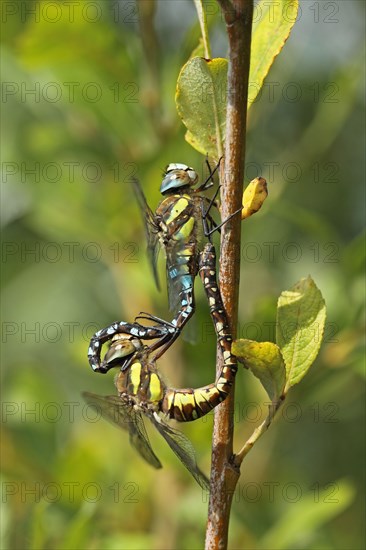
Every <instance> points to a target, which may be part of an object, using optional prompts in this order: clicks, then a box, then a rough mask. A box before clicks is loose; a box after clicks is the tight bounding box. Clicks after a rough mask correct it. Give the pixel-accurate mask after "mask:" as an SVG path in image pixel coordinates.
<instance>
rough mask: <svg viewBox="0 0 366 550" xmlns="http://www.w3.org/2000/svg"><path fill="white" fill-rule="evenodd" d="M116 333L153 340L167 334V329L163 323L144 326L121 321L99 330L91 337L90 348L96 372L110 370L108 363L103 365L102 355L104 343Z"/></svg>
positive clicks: (89, 354)
mask: <svg viewBox="0 0 366 550" xmlns="http://www.w3.org/2000/svg"><path fill="white" fill-rule="evenodd" d="M116 334H129V335H130V336H135V337H136V338H140V339H142V340H152V339H155V338H162V337H163V336H165V335H166V334H167V329H166V327H165V326H163V325H159V326H155V327H144V326H142V325H140V324H139V323H126V322H124V321H120V322H115V323H112V324H111V325H109V326H108V327H106V328H104V329H102V330H99V331H98V332H96V333H95V334H94V336H93V337H92V338H91V340H90V344H89V349H88V360H89V364H90V366H91V368H92V369H93V370H94V371H95V372H102V373H105V372H108V370H109V368H108V367H107V366H106V365H102V363H101V358H100V355H101V351H102V346H103V344H105V343H106V342H108V341H109V340H111V339H112V338H113V336H115V335H116Z"/></svg>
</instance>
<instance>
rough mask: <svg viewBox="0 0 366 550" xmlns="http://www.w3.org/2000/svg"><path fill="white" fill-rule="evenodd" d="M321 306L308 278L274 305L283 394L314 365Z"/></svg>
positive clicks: (320, 335) (321, 325)
mask: <svg viewBox="0 0 366 550" xmlns="http://www.w3.org/2000/svg"><path fill="white" fill-rule="evenodd" d="M325 317H326V307H325V302H324V299H323V297H322V294H321V292H320V290H319V289H318V288H317V286H316V284H315V283H314V281H313V280H312V278H311V277H310V276H309V277H307V278H306V279H305V278H304V279H301V280H300V281H299V282H298V283H296V285H295V286H294V287H293V288H292V289H291V290H285V291H284V292H282V294H281V296H280V298H279V299H278V304H277V333H276V341H277V344H278V346H279V347H280V349H281V352H282V355H283V358H284V360H285V365H286V378H287V382H286V391H287V390H288V389H289V388H290V387H291V386H293V385H294V384H297V383H298V382H300V380H301V379H302V378H303V377H304V376H305V374H306V373H307V371H308V370H309V368H310V367H311V365H312V363H313V362H314V360H315V358H316V356H317V354H318V351H319V348H320V344H321V341H322V338H323V332H324V324H325Z"/></svg>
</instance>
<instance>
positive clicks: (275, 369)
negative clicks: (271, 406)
mask: <svg viewBox="0 0 366 550" xmlns="http://www.w3.org/2000/svg"><path fill="white" fill-rule="evenodd" d="M231 351H232V353H233V355H236V357H239V359H241V360H242V361H243V363H244V364H245V366H246V367H247V368H248V369H250V370H251V371H252V373H253V374H254V376H256V377H257V378H259V380H260V381H261V383H262V385H263V387H264V389H265V390H266V392H267V393H268V395H269V397H270V399H271V400H272V401H278V399H279V398H280V397H281V395H282V393H283V389H284V387H285V382H286V371H285V363H284V361H283V358H282V355H281V351H280V349H279V347H278V346H276V344H273V343H272V342H255V341H254V340H246V339H244V338H243V339H241V340H235V341H234V342H233V345H232V350H231Z"/></svg>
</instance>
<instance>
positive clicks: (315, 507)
mask: <svg viewBox="0 0 366 550" xmlns="http://www.w3.org/2000/svg"><path fill="white" fill-rule="evenodd" d="M289 485H290V484H289ZM292 485H294V491H293V493H292V495H291V497H290V491H288V496H289V497H290V498H294V500H293V501H290V502H289V505H288V507H287V510H286V509H285V510H284V509H282V511H281V515H280V519H279V521H278V522H277V524H275V525H274V526H273V527H272V528H271V529H270V530H269V531H268V532H267V533H266V535H265V536H264V538H263V539H262V540H261V541H260V544H259V548H263V549H265V550H266V549H267V548H271V549H273V550H276V549H281V550H286V549H292V548H313V547H314V546H313V545H312V544H310V541H311V539H312V538H313V537H314V535H315V533H316V531H317V530H318V529H319V528H320V527H322V526H323V525H324V524H325V523H327V522H328V521H330V520H331V519H333V518H335V517H337V516H338V515H339V514H341V513H342V512H343V510H345V509H347V508H348V506H349V505H350V504H351V503H352V501H353V500H354V498H355V495H356V491H355V487H354V486H353V484H351V483H350V482H349V481H347V480H343V479H341V480H339V481H337V482H333V483H329V484H328V485H325V487H324V488H323V489H319V488H318V486H317V484H316V485H315V487H314V489H313V491H311V492H309V493H307V494H305V495H302V494H299V492H301V487H300V485H297V484H292ZM296 491H297V500H295V498H296Z"/></svg>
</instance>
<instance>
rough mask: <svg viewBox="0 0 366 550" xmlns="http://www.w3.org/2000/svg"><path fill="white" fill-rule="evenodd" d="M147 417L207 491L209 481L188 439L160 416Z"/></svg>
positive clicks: (151, 415)
mask: <svg viewBox="0 0 366 550" xmlns="http://www.w3.org/2000/svg"><path fill="white" fill-rule="evenodd" d="M149 418H150V420H151V422H152V423H153V424H154V426H155V428H156V429H157V430H158V432H159V433H160V434H161V435H162V436H163V438H164V439H165V441H166V442H167V443H168V445H169V447H170V448H171V449H172V451H173V452H174V453H175V454H176V455H177V457H178V458H179V460H180V461H181V462H182V464H183V465H184V466H185V467H186V468H187V470H188V471H189V472H190V473H191V474H192V476H193V477H194V479H195V480H196V481H197V483H198V484H199V485H200V486H201V487H202V489H205V490H206V491H209V490H210V483H209V481H208V479H207V477H206V476H205V474H204V473H203V472H201V470H200V469H199V467H198V466H197V460H196V451H195V450H194V447H193V445H192V443H191V442H190V441H189V439H188V438H187V437H186V436H185V435H184V434H182V432H179V431H178V430H175V429H174V428H172V427H171V426H168V424H165V422H163V421H162V420H161V419H160V418H159V420H158V419H156V417H155V416H153V414H150V415H149Z"/></svg>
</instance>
